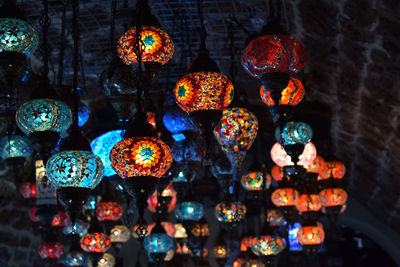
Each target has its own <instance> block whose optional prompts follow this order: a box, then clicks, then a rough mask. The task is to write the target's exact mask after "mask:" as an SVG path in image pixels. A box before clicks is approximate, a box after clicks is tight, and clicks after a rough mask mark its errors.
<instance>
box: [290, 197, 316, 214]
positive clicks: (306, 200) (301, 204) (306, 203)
mask: <svg viewBox="0 0 400 267" xmlns="http://www.w3.org/2000/svg"><path fill="white" fill-rule="evenodd" d="M295 205H296V208H297V210H298V211H299V212H308V211H319V210H320V209H321V207H322V203H321V197H320V196H319V195H317V194H301V195H300V196H299V197H298V198H297V199H296V204H295Z"/></svg>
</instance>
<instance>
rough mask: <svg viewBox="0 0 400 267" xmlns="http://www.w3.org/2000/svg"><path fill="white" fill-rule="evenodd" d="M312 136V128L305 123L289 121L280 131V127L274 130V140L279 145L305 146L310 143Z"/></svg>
mask: <svg viewBox="0 0 400 267" xmlns="http://www.w3.org/2000/svg"><path fill="white" fill-rule="evenodd" d="M312 136H313V131H312V128H311V126H310V125H309V124H307V123H305V122H298V121H289V122H287V123H286V124H285V125H284V126H283V128H282V130H281V129H280V127H276V129H275V139H276V141H278V142H279V143H280V144H281V145H283V146H286V145H296V144H302V145H306V144H308V142H310V141H311V138H312Z"/></svg>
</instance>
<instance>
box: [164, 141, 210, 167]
mask: <svg viewBox="0 0 400 267" xmlns="http://www.w3.org/2000/svg"><path fill="white" fill-rule="evenodd" d="M171 150H172V157H173V158H174V161H175V162H186V161H188V162H201V161H202V159H203V158H204V156H205V155H206V147H205V144H204V143H203V142H202V141H201V140H196V141H195V140H183V141H180V142H176V143H175V144H174V145H173V146H172V148H171Z"/></svg>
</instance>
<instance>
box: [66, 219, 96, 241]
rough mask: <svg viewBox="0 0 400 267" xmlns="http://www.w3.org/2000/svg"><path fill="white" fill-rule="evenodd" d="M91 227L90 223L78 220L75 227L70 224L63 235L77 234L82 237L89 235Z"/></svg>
mask: <svg viewBox="0 0 400 267" xmlns="http://www.w3.org/2000/svg"><path fill="white" fill-rule="evenodd" d="M89 227H90V225H89V223H86V222H84V221H82V220H80V219H77V220H76V222H75V224H74V225H72V223H71V222H70V223H69V224H68V225H67V226H65V227H64V228H63V233H64V234H65V235H70V234H72V233H76V234H77V235H79V236H80V237H82V236H84V235H86V234H87V233H88V230H89Z"/></svg>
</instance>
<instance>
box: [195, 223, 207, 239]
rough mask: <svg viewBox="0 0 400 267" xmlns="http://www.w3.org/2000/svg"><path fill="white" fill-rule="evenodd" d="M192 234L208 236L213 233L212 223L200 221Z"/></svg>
mask: <svg viewBox="0 0 400 267" xmlns="http://www.w3.org/2000/svg"><path fill="white" fill-rule="evenodd" d="M192 234H193V236H195V237H207V236H210V234H211V225H209V224H208V223H207V222H205V223H201V222H198V223H196V224H195V225H194V226H193V229H192Z"/></svg>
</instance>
